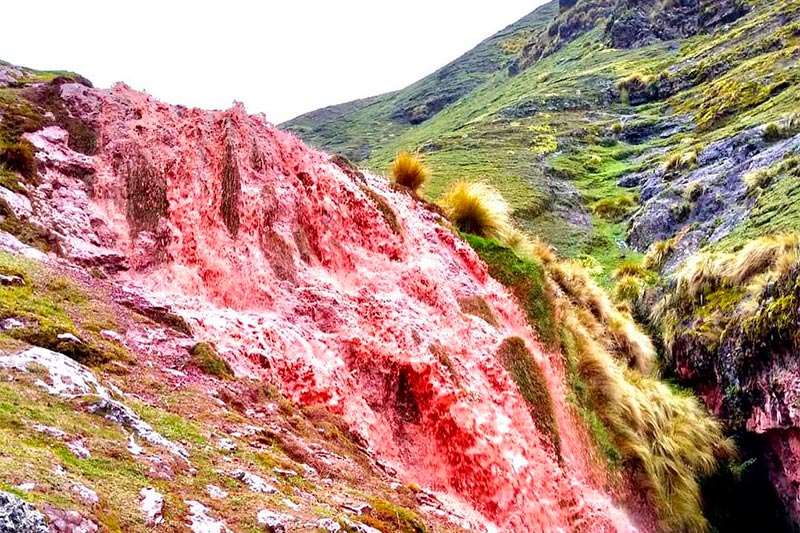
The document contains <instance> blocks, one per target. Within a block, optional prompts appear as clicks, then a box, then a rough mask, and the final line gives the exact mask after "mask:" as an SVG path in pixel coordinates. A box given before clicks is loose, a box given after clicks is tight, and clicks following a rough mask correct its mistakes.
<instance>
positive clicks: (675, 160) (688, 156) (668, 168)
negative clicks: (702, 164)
mask: <svg viewBox="0 0 800 533" xmlns="http://www.w3.org/2000/svg"><path fill="white" fill-rule="evenodd" d="M696 164H697V150H686V151H684V152H678V153H674V154H671V155H670V156H669V157H667V160H666V161H665V162H664V172H666V173H672V172H677V171H678V170H683V169H690V168H693V167H694V166H695V165H696Z"/></svg>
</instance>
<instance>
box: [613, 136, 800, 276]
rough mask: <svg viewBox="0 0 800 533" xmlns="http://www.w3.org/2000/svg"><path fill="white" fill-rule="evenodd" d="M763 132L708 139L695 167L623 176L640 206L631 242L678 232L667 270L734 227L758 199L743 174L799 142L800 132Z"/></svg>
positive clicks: (640, 244)
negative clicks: (782, 135) (775, 136)
mask: <svg viewBox="0 0 800 533" xmlns="http://www.w3.org/2000/svg"><path fill="white" fill-rule="evenodd" d="M763 132H764V128H763V126H759V127H755V128H750V129H748V130H745V131H743V132H741V133H739V134H737V135H734V136H733V137H730V138H725V139H722V140H720V141H716V142H714V143H711V144H710V145H708V146H707V147H705V148H704V149H703V150H701V151H700V152H699V153H698V154H696V160H695V162H693V163H692V164H691V167H693V168H686V169H677V170H673V171H667V170H665V169H664V168H663V167H659V168H656V169H652V170H649V171H645V172H644V173H643V174H636V175H633V176H628V177H626V179H627V180H630V181H629V182H627V183H623V185H631V186H639V187H641V189H640V191H641V201H642V206H641V208H640V209H639V210H638V211H637V212H636V214H635V215H634V217H633V219H632V221H631V225H630V231H629V233H628V242H629V243H630V244H631V246H633V247H634V248H636V249H638V250H642V251H644V250H646V249H647V248H648V246H650V245H651V244H652V243H654V242H656V241H661V240H665V239H669V238H671V237H673V236H674V235H677V234H679V233H680V234H681V239H680V243H679V246H676V251H675V253H674V254H673V255H672V256H671V257H670V258H669V260H668V261H667V263H666V265H665V267H664V272H671V271H673V270H674V269H675V268H677V266H678V265H680V264H681V263H682V262H683V261H685V260H686V259H687V258H688V257H689V256H690V255H692V254H694V253H695V252H697V251H698V250H699V249H700V248H701V246H703V245H704V244H713V243H716V242H718V241H720V240H721V239H723V238H724V237H726V236H727V235H729V234H730V233H731V232H732V231H733V230H734V229H736V227H737V226H739V224H740V223H741V222H742V221H743V220H745V218H746V217H747V215H748V213H749V211H750V210H751V209H752V207H753V205H754V204H755V201H756V199H757V197H756V196H755V195H751V194H749V191H748V188H747V184H746V183H745V177H746V176H747V175H748V174H751V173H754V172H758V171H760V170H765V169H767V168H769V167H770V166H772V165H774V164H776V163H778V162H780V161H781V160H783V159H784V158H785V157H786V156H787V154H791V153H792V152H793V151H796V150H798V149H799V148H800V135H795V136H794V137H791V138H789V139H782V140H779V141H776V142H767V141H765V140H764V136H763ZM786 179H791V178H786Z"/></svg>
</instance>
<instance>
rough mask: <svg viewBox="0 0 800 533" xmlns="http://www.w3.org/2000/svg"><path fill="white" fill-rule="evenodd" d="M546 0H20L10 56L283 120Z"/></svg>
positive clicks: (385, 84)
mask: <svg viewBox="0 0 800 533" xmlns="http://www.w3.org/2000/svg"><path fill="white" fill-rule="evenodd" d="M542 3H544V2H543V0H499V1H486V0H483V1H480V2H469V1H466V2H464V1H461V2H459V1H449V0H448V1H439V0H403V1H402V2H383V1H381V0H371V1H355V0H288V1H280V2H278V1H269V0H261V1H257V0H250V1H246V0H223V1H216V2H211V3H206V2H198V1H195V2H190V1H174V0H173V1H170V0H159V1H153V0H136V1H122V0H117V1H114V0H100V1H94V0H71V1H68V0H15V1H7V2H3V7H2V19H3V23H2V29H0V59H3V60H5V61H8V62H10V63H14V64H18V65H24V66H28V67H31V68H36V69H41V70H48V69H54V70H55V69H59V70H72V71H75V72H78V73H80V74H83V75H84V76H86V77H87V78H89V79H90V80H92V82H93V83H94V84H95V85H96V86H99V87H109V86H111V85H112V84H113V83H114V82H116V81H124V82H126V83H128V84H129V85H131V86H132V87H134V88H136V89H140V90H145V91H147V92H149V93H150V94H152V95H154V96H156V97H158V98H160V99H162V100H165V101H167V102H169V103H175V104H184V105H189V106H199V107H204V108H227V107H229V106H230V105H231V103H232V102H233V101H234V100H238V101H241V102H244V103H245V105H246V107H247V109H248V111H250V112H251V113H256V112H264V113H265V114H266V115H267V118H268V119H269V120H270V121H272V122H275V123H279V122H282V121H284V120H287V119H289V118H292V117H294V116H296V115H298V114H301V113H304V112H306V111H311V110H313V109H316V108H319V107H322V106H326V105H330V104H336V103H341V102H344V101H348V100H353V99H355V98H362V97H366V96H371V95H374V94H379V93H383V92H387V91H391V90H395V89H400V88H403V87H405V86H406V85H409V84H410V83H412V82H414V81H416V80H417V79H419V78H421V77H423V76H425V75H426V74H429V73H431V72H433V71H434V70H436V69H437V68H439V67H440V66H443V65H444V64H446V63H448V62H449V61H450V60H452V59H455V58H456V57H458V56H459V55H461V54H462V53H464V52H466V51H467V50H469V49H470V48H472V47H473V46H474V45H476V44H477V43H478V42H480V41H481V40H483V39H484V38H486V37H488V36H490V35H492V34H493V33H495V32H496V31H498V30H500V29H502V28H504V27H505V26H507V25H508V24H511V23H512V22H515V21H516V20H518V19H519V18H521V17H523V16H524V15H526V14H528V13H530V12H531V11H533V10H534V9H535V8H536V7H537V6H538V5H540V4H542Z"/></svg>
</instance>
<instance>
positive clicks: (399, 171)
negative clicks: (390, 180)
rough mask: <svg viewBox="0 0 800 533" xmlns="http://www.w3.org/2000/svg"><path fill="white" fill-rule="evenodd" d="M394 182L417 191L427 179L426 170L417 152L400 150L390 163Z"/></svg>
mask: <svg viewBox="0 0 800 533" xmlns="http://www.w3.org/2000/svg"><path fill="white" fill-rule="evenodd" d="M392 175H393V176H394V182H395V183H397V184H398V185H402V186H404V187H408V188H409V189H411V190H412V191H414V192H415V193H419V191H420V190H421V189H422V186H423V185H425V183H426V182H427V181H428V170H427V169H426V168H425V165H424V164H423V162H422V159H421V158H420V156H419V155H418V154H410V153H408V152H400V153H399V154H397V157H396V158H395V160H394V164H393V165H392Z"/></svg>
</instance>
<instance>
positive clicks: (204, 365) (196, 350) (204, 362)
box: [189, 342, 234, 379]
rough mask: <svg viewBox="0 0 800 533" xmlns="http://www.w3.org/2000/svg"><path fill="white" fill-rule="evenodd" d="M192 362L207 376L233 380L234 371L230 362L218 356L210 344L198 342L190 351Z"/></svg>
mask: <svg viewBox="0 0 800 533" xmlns="http://www.w3.org/2000/svg"><path fill="white" fill-rule="evenodd" d="M189 354H190V355H191V356H192V362H193V363H194V364H195V365H196V366H197V367H198V368H200V370H202V371H203V372H205V373H206V374H209V375H212V376H217V377H219V378H223V379H233V377H234V374H233V369H232V368H231V366H230V365H229V364H228V362H227V361H226V360H225V359H223V358H222V357H220V356H219V355H218V354H217V350H216V349H215V348H214V345H213V344H211V343H210V342H198V343H197V344H195V345H194V346H192V348H191V349H190V350H189Z"/></svg>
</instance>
